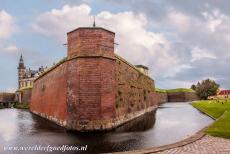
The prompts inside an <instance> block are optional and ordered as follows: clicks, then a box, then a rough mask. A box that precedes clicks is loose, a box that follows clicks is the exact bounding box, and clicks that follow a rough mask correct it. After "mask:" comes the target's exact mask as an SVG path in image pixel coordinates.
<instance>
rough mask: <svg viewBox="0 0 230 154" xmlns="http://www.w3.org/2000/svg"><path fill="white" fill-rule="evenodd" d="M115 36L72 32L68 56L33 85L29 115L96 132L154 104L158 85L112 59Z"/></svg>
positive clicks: (92, 31)
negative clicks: (155, 89)
mask: <svg viewBox="0 0 230 154" xmlns="http://www.w3.org/2000/svg"><path fill="white" fill-rule="evenodd" d="M114 36H115V34H114V33H112V32H110V31H107V30H104V29H102V28H80V29H78V30H75V31H72V32H70V33H68V57H67V59H66V60H65V61H64V62H63V63H62V64H60V65H58V66H57V67H55V68H54V69H52V70H51V71H49V72H48V73H46V74H45V75H43V76H41V77H40V78H38V79H37V80H36V81H35V83H34V87H33V93H32V103H31V111H32V112H34V113H37V114H39V115H41V116H44V117H46V118H48V119H51V120H52V121H55V122H57V123H58V124H61V125H64V126H65V127H67V128H68V129H75V130H76V129H77V130H94V129H111V128H113V127H114V126H115V125H116V123H114V120H115V119H116V118H118V117H120V116H125V115H128V114H129V113H132V114H133V113H135V112H136V111H142V110H144V109H147V108H148V107H150V106H153V105H156V104H157V102H156V99H155V98H156V95H155V91H154V81H153V80H152V79H150V78H149V77H147V76H145V75H143V74H142V73H140V72H139V71H138V70H137V69H135V67H134V66H132V65H130V64H128V63H127V62H126V61H124V60H122V59H120V58H118V57H117V56H115V55H114V53H113V50H114V49H113V48H114ZM130 119H131V118H130ZM123 120H124V121H125V120H126V119H123ZM119 123H122V121H119Z"/></svg>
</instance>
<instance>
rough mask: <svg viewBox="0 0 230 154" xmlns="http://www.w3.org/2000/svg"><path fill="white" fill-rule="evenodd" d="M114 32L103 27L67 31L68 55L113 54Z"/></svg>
mask: <svg viewBox="0 0 230 154" xmlns="http://www.w3.org/2000/svg"><path fill="white" fill-rule="evenodd" d="M114 37H115V34H114V33H113V32H110V31H108V30H105V29H103V28H92V27H91V28H78V29H77V30H75V31H72V32H69V33H68V36H67V39H68V57H72V56H98V55H104V56H112V57H113V56H114Z"/></svg>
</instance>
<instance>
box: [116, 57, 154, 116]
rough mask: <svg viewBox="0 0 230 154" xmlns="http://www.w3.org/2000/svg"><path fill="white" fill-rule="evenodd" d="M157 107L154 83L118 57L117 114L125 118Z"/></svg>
mask: <svg viewBox="0 0 230 154" xmlns="http://www.w3.org/2000/svg"><path fill="white" fill-rule="evenodd" d="M153 105H157V98H156V94H155V86H154V81H153V80H152V79H151V78H149V77H148V76H145V75H144V74H142V73H141V72H139V71H138V70H137V69H135V68H134V66H132V65H131V64H129V63H127V62H126V61H125V60H124V59H122V58H120V57H118V56H117V57H116V114H117V116H123V115H126V114H129V113H134V112H136V111H141V110H143V109H146V108H148V107H150V106H153Z"/></svg>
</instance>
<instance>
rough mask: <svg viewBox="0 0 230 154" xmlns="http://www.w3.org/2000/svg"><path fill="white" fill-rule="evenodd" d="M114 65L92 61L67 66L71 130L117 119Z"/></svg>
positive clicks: (94, 59)
mask: <svg viewBox="0 0 230 154" xmlns="http://www.w3.org/2000/svg"><path fill="white" fill-rule="evenodd" d="M113 63H114V60H112V59H105V58H92V57H88V58H87V57H85V58H77V59H73V60H72V61H69V62H68V77H67V78H68V82H67V83H68V86H67V88H68V95H67V105H68V111H69V120H70V122H71V123H72V124H70V125H71V127H75V126H76V125H79V124H81V123H83V124H84V123H88V122H89V121H92V120H107V119H112V118H114V116H115V110H114V102H115V89H114V86H115V82H114V78H113V74H114V70H113V67H114V64H113Z"/></svg>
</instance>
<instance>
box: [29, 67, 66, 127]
mask: <svg viewBox="0 0 230 154" xmlns="http://www.w3.org/2000/svg"><path fill="white" fill-rule="evenodd" d="M66 67H67V65H66V63H62V64H61V65H59V66H58V67H56V68H54V69H53V70H51V71H50V72H48V73H47V74H45V75H43V76H42V77H40V78H39V79H37V80H36V81H35V82H34V86H33V90H32V98H31V105H30V110H31V112H33V113H35V114H38V115H40V116H42V117H45V118H47V119H50V120H52V121H54V122H56V123H58V124H59V125H62V126H65V125H66V120H67V106H66V94H67V88H66V87H67V86H66V84H67V83H66V79H67V71H66V70H67V68H66Z"/></svg>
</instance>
